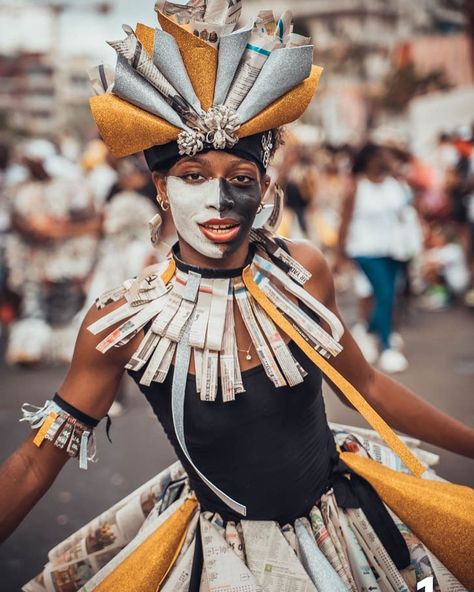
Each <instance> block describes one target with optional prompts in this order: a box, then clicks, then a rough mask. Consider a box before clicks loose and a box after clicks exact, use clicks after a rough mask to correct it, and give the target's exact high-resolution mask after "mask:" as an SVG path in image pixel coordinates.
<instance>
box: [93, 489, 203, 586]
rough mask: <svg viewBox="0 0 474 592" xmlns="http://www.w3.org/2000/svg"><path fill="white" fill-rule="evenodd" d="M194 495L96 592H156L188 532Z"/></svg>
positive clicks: (194, 501)
mask: <svg viewBox="0 0 474 592" xmlns="http://www.w3.org/2000/svg"><path fill="white" fill-rule="evenodd" d="M196 508H197V500H196V499H195V498H190V499H187V500H186V501H185V502H184V503H183V505H182V506H180V507H179V508H178V510H176V512H174V513H173V514H172V515H171V516H170V517H169V518H168V519H167V520H166V521H165V522H164V523H163V524H162V525H161V526H159V527H158V528H157V529H156V530H155V531H154V532H153V533H152V534H151V535H150V536H149V537H148V538H147V539H146V540H145V542H144V543H142V544H141V545H140V546H139V547H137V549H135V551H133V552H132V553H131V554H130V555H129V556H128V557H127V558H126V559H124V561H122V563H120V564H119V565H118V566H117V568H116V569H115V570H114V571H113V572H112V573H110V574H109V575H108V576H107V577H106V578H105V579H104V580H103V581H102V582H101V583H100V584H99V585H98V586H97V587H96V588H95V590H96V591H97V592H155V591H156V590H159V588H160V586H161V584H162V582H163V580H164V579H165V577H166V576H167V574H168V572H169V570H170V569H171V568H172V566H173V564H174V562H175V561H176V558H177V556H178V554H179V551H180V550H181V547H182V545H183V542H184V538H185V536H186V531H187V529H188V526H189V522H190V520H191V517H192V515H193V513H194V512H195V510H196Z"/></svg>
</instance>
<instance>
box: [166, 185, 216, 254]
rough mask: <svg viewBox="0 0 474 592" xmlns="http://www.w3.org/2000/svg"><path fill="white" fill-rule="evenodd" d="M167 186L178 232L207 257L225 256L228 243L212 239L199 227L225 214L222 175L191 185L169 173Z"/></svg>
mask: <svg viewBox="0 0 474 592" xmlns="http://www.w3.org/2000/svg"><path fill="white" fill-rule="evenodd" d="M166 190H167V193H168V200H169V203H170V208H171V213H172V214H173V220H174V224H175V226H176V231H177V233H178V235H179V236H180V237H181V238H182V239H183V240H185V241H186V242H187V243H188V245H190V246H191V247H192V248H193V249H195V250H196V251H198V253H201V254H202V255H204V256H205V257H210V258H211V259H220V258H222V257H223V256H224V254H225V245H223V244H216V243H214V242H213V241H211V240H209V239H208V238H207V237H206V236H204V234H203V233H202V231H201V229H200V227H199V224H204V223H205V222H207V221H208V220H210V219H222V218H223V216H222V215H221V213H220V211H219V195H220V189H219V179H211V180H210V181H205V182H204V183H200V184H196V185H191V184H189V183H186V181H183V179H180V178H179V177H172V176H169V177H167V179H166Z"/></svg>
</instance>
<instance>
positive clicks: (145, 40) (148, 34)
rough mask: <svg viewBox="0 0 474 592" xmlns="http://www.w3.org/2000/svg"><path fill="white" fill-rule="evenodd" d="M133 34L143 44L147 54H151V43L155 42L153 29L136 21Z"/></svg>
mask: <svg viewBox="0 0 474 592" xmlns="http://www.w3.org/2000/svg"><path fill="white" fill-rule="evenodd" d="M135 34H136V36H137V38H138V40H139V41H140V43H141V44H142V45H143V48H144V50H145V51H146V52H147V54H148V55H149V56H152V55H153V44H154V42H155V29H153V28H152V27H147V26H146V25H144V24H143V23H137V27H136V29H135Z"/></svg>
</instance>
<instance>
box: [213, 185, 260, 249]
mask: <svg viewBox="0 0 474 592" xmlns="http://www.w3.org/2000/svg"><path fill="white" fill-rule="evenodd" d="M260 200H261V188H260V185H259V183H258V182H257V181H255V182H254V183H251V184H249V185H246V186H243V187H237V186H236V185H233V184H232V183H229V182H228V181H226V180H225V179H219V213H220V215H221V216H222V217H223V218H227V217H228V218H232V219H233V220H235V221H236V222H238V223H239V224H240V228H239V232H238V234H237V235H236V236H235V238H234V239H233V240H232V241H230V242H229V243H226V244H225V250H224V253H225V254H226V255H230V254H232V253H234V252H235V251H236V250H237V248H238V247H239V246H240V245H241V244H242V241H243V240H244V237H246V236H247V235H248V233H249V231H250V229H251V227H252V224H253V221H254V220H255V216H256V214H257V210H258V206H259V205H260Z"/></svg>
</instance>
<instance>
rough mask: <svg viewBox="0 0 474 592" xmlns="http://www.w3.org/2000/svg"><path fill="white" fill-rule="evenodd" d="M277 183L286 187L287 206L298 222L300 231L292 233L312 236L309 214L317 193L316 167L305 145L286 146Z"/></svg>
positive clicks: (307, 236) (306, 236)
mask: <svg viewBox="0 0 474 592" xmlns="http://www.w3.org/2000/svg"><path fill="white" fill-rule="evenodd" d="M277 183H278V184H279V185H281V186H282V188H283V189H284V192H285V197H286V202H285V205H286V207H287V208H288V210H290V211H291V212H292V213H293V214H294V217H295V218H296V220H297V222H298V226H299V229H298V230H299V232H298V230H297V231H296V233H295V232H293V233H292V234H293V235H295V236H298V237H299V238H310V237H311V228H310V227H309V224H308V214H309V211H310V209H311V206H312V204H313V200H314V196H315V193H316V184H317V182H316V168H315V165H314V162H313V160H312V157H311V154H310V153H309V152H308V151H307V150H305V149H304V147H303V146H301V145H298V144H296V145H294V144H290V145H288V146H287V147H286V150H285V157H284V160H283V162H282V166H281V169H280V174H279V178H278V180H277Z"/></svg>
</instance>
